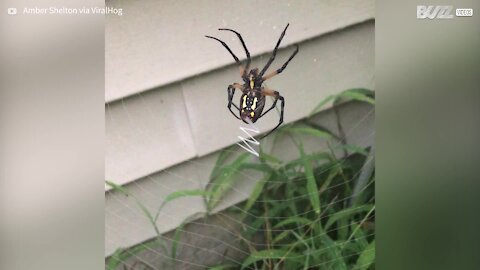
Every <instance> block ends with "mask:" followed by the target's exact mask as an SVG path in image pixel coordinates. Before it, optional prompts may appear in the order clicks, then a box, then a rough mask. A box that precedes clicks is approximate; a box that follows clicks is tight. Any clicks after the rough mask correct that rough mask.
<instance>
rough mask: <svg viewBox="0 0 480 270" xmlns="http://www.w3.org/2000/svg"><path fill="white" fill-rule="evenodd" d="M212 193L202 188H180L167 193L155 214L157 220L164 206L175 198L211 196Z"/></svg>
mask: <svg viewBox="0 0 480 270" xmlns="http://www.w3.org/2000/svg"><path fill="white" fill-rule="evenodd" d="M210 194H211V192H209V191H205V190H201V189H192V190H179V191H175V192H172V193H170V194H168V195H167V197H166V198H165V200H163V202H162V204H161V205H160V207H159V208H158V211H157V214H156V215H155V221H157V219H158V216H159V215H160V212H161V210H162V209H163V207H164V206H165V205H166V204H167V203H169V202H171V201H173V200H175V199H178V198H182V197H193V196H209V195H210Z"/></svg>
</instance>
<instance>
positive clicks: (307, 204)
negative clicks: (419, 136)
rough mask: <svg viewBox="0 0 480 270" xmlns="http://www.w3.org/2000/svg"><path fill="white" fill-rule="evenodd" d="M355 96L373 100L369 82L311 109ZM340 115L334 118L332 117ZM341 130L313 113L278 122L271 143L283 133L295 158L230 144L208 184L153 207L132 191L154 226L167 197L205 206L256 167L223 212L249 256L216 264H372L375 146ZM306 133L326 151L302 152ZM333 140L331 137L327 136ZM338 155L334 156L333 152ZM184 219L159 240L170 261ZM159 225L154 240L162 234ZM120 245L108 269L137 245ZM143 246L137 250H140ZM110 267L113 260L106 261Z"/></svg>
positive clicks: (314, 266) (281, 266) (354, 266)
mask: <svg viewBox="0 0 480 270" xmlns="http://www.w3.org/2000/svg"><path fill="white" fill-rule="evenodd" d="M350 100H355V101H361V102H367V103H370V104H372V105H373V104H374V103H375V101H374V93H373V92H372V91H370V90H367V89H351V90H347V91H344V92H342V93H340V94H338V95H333V96H330V97H328V98H326V99H325V100H324V101H322V102H320V104H319V106H317V107H316V108H315V109H314V110H313V111H312V114H311V116H313V115H314V114H315V113H316V112H318V111H319V110H320V109H321V108H322V107H323V106H325V105H326V104H327V103H328V102H332V104H333V106H334V107H333V108H334V112H335V113H338V111H337V109H336V108H337V106H339V105H340V104H341V103H343V102H346V101H350ZM337 119H338V117H337ZM338 130H339V131H340V134H333V133H332V132H330V131H329V130H327V129H325V128H323V127H321V126H319V125H317V124H316V123H315V122H314V121H312V119H311V117H309V118H307V119H304V120H302V121H299V122H297V123H294V124H289V125H285V126H283V127H282V128H281V129H280V130H279V131H278V132H277V135H276V136H275V138H274V140H273V144H274V145H275V144H276V142H277V141H278V140H279V139H280V138H281V137H287V138H288V139H290V140H292V142H293V143H294V144H295V145H296V146H297V150H298V156H297V158H295V159H293V160H290V161H288V162H283V161H282V160H280V159H279V158H278V157H275V156H273V155H271V154H269V153H266V152H265V151H263V149H262V148H261V149H260V152H259V154H260V158H259V161H260V162H256V163H252V162H249V157H250V155H249V153H242V154H240V155H235V153H236V152H238V151H233V147H235V146H233V147H230V148H228V149H226V150H224V151H222V152H221V154H220V155H219V157H218V159H217V162H216V164H215V167H214V169H213V170H212V172H211V175H210V183H209V185H208V187H207V189H206V190H187V191H177V192H174V193H172V194H170V195H169V196H167V197H166V199H165V201H164V203H163V204H162V205H161V206H160V207H159V208H158V211H156V213H155V214H152V213H150V212H149V211H148V210H147V209H146V208H145V207H144V206H143V205H142V204H141V202H140V200H139V199H137V198H134V199H135V201H136V202H137V204H138V205H139V207H140V208H141V209H142V211H143V212H144V214H145V216H146V217H147V218H148V220H149V221H150V223H151V224H152V226H153V227H154V228H155V229H156V225H155V224H156V220H157V218H158V215H159V213H160V211H161V209H162V208H163V206H164V205H165V204H167V203H171V202H172V201H174V200H175V199H177V198H180V197H185V196H202V197H203V198H204V201H205V203H206V206H207V210H208V212H210V211H211V210H213V209H214V208H215V207H216V206H217V204H218V203H219V202H220V201H221V200H222V199H223V198H225V197H226V196H228V193H229V192H230V190H231V188H232V186H233V184H234V181H235V179H236V177H237V176H238V175H239V174H240V173H242V172H243V171H244V170H256V171H259V172H261V174H262V177H261V178H260V179H259V180H258V182H257V183H256V185H255V187H254V189H253V191H252V192H251V194H250V196H249V197H248V199H247V200H246V201H245V202H243V203H242V204H241V205H240V206H234V207H231V208H230V209H229V211H234V212H238V214H239V216H241V217H242V218H241V219H242V222H243V224H244V225H245V226H244V227H245V231H244V232H243V233H242V235H241V237H239V239H242V240H243V241H244V244H245V246H246V247H247V248H248V250H249V255H248V256H247V257H246V258H245V259H244V261H243V262H242V263H241V265H239V264H231V263H228V262H227V264H222V265H217V266H215V267H212V268H211V269H212V270H215V269H217V270H218V269H266V270H273V269H275V270H276V269H288V270H290V269H374V267H375V266H374V261H375V235H374V224H375V218H374V216H375V191H374V164H373V161H374V151H372V149H364V148H362V147H359V146H356V145H350V144H347V143H346V142H345V140H344V138H345V134H343V129H342V127H341V126H340V125H339V126H338ZM304 136H310V137H313V138H316V139H318V140H323V141H326V142H327V144H328V146H329V147H328V150H327V151H322V152H313V153H307V151H305V146H304V142H303V139H302V138H304ZM333 141H336V143H333ZM339 150H340V151H342V152H343V153H344V154H343V156H342V157H341V158H338V156H339V155H338V151H339ZM107 184H109V185H110V186H111V187H112V188H114V189H116V190H117V191H120V192H121V193H123V194H125V195H127V196H131V194H129V193H128V191H127V190H125V189H124V188H122V187H120V186H117V185H115V184H113V183H111V182H107ZM183 225H184V224H182V226H180V227H179V228H178V229H177V230H176V232H175V235H174V241H173V245H172V247H171V250H170V251H167V250H166V249H167V248H166V246H165V245H164V244H161V247H162V249H164V251H165V254H169V256H170V257H171V258H172V267H173V266H174V265H175V257H176V254H177V248H178V243H179V242H178V241H179V237H180V234H181V232H182V231H183ZM156 231H157V236H158V237H157V238H158V239H157V241H159V242H161V240H162V239H161V235H160V234H159V232H158V230H157V229H156ZM258 235H261V236H262V239H264V242H262V243H257V244H256V245H252V243H250V242H249V241H250V240H249V239H253V238H254V236H258ZM136 248H137V249H138V247H134V248H132V250H131V252H129V253H127V252H126V251H125V250H119V251H118V252H116V253H115V254H114V256H112V257H111V258H110V260H109V261H108V269H116V268H117V267H118V266H119V264H120V262H121V260H122V259H126V258H128V257H130V256H131V255H132V254H136V253H137V252H139V251H138V250H137V249H136ZM140 250H141V249H140ZM110 266H111V267H110Z"/></svg>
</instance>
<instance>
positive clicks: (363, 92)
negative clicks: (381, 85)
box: [333, 88, 375, 105]
mask: <svg viewBox="0 0 480 270" xmlns="http://www.w3.org/2000/svg"><path fill="white" fill-rule="evenodd" d="M370 95H373V91H370V90H368V89H363V88H355V89H349V90H346V91H343V92H342V93H340V94H338V95H337V97H336V98H335V101H334V102H333V104H334V105H337V104H339V103H342V102H346V101H349V100H356V101H362V102H367V103H370V104H372V105H374V104H375V99H373V98H372V97H370Z"/></svg>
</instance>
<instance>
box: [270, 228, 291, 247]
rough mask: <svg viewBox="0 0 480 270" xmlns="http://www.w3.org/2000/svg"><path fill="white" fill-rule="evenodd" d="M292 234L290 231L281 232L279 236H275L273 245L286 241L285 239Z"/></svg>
mask: <svg viewBox="0 0 480 270" xmlns="http://www.w3.org/2000/svg"><path fill="white" fill-rule="evenodd" d="M290 233H291V231H290V230H286V231H283V232H281V233H280V234H279V235H277V236H275V238H273V240H272V243H273V244H276V243H278V242H279V241H281V240H283V239H285V237H287V236H288V235H289V234H290Z"/></svg>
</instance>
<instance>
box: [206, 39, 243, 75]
mask: <svg viewBox="0 0 480 270" xmlns="http://www.w3.org/2000/svg"><path fill="white" fill-rule="evenodd" d="M205 37H207V38H211V39H215V40H216V41H218V42H220V43H222V45H223V47H225V49H227V51H228V52H229V53H230V54H231V55H232V57H233V59H235V62H236V63H237V65H238V66H239V67H240V74H242V75H243V74H244V73H245V69H244V68H243V66H242V63H240V60H238V57H237V56H236V55H235V54H234V53H233V52H232V50H231V49H230V47H228V45H227V43H225V42H223V41H221V40H220V39H218V38H216V37H211V36H205Z"/></svg>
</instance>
